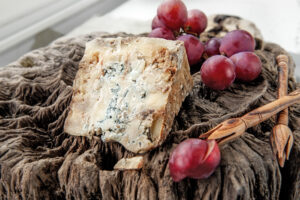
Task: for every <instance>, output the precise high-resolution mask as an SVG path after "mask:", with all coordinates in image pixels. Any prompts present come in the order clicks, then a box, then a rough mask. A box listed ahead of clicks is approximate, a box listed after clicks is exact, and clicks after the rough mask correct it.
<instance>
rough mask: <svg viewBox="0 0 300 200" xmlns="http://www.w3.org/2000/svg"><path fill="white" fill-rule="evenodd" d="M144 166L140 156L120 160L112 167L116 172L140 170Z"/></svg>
mask: <svg viewBox="0 0 300 200" xmlns="http://www.w3.org/2000/svg"><path fill="white" fill-rule="evenodd" d="M143 164H144V159H143V157H142V156H135V157H132V158H122V159H120V160H119V161H118V162H117V163H116V164H115V166H114V169H117V170H136V169H141V168H142V167H143Z"/></svg>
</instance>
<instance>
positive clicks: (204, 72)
mask: <svg viewBox="0 0 300 200" xmlns="http://www.w3.org/2000/svg"><path fill="white" fill-rule="evenodd" d="M201 78H202V81H203V83H204V84H205V85H206V86H208V87H210V88H212V89H215V90H224V89H226V88H227V87H229V86H230V85H231V84H232V82H233V81H234V79H235V66H234V64H233V62H232V61H231V60H230V59H229V58H226V57H225V56H221V55H216V56H212V57H210V58H208V59H207V60H206V61H205V62H204V63H203V64H202V67H201Z"/></svg>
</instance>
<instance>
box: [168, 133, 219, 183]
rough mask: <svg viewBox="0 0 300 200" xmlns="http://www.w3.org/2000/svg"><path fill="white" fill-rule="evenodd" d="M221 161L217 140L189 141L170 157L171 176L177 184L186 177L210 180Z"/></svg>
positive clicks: (177, 148)
mask: <svg viewBox="0 0 300 200" xmlns="http://www.w3.org/2000/svg"><path fill="white" fill-rule="evenodd" d="M220 159H221V155H220V150H219V147H218V144H217V143H216V141H215V140H208V141H205V140H200V139H196V138H191V139H187V140H185V141H183V142H181V143H180V144H179V145H178V146H177V147H176V148H175V150H174V151H173V152H172V154H171V156H170V159H169V169H170V174H171V177H172V178H173V180H174V181H175V182H178V181H180V180H182V179H184V178H185V177H189V178H195V179H203V178H208V177H209V176H210V175H211V174H212V173H213V172H214V171H215V169H216V167H217V166H218V165H219V163H220Z"/></svg>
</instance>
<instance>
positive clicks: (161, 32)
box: [148, 28, 175, 40]
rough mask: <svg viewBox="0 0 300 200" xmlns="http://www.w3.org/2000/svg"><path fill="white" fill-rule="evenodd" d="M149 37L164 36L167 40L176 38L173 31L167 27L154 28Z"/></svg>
mask: <svg viewBox="0 0 300 200" xmlns="http://www.w3.org/2000/svg"><path fill="white" fill-rule="evenodd" d="M148 37H153V38H163V39H166V40H175V36H174V34H173V32H172V31H171V30H169V29H167V28H156V29H153V30H152V31H151V32H150V33H149V35H148Z"/></svg>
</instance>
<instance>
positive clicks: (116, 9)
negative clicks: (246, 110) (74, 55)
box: [0, 0, 300, 81]
mask: <svg viewBox="0 0 300 200" xmlns="http://www.w3.org/2000/svg"><path fill="white" fill-rule="evenodd" d="M183 1H184V3H185V4H186V6H187V8H188V9H194V8H197V9H200V10H202V11H203V12H204V13H206V14H207V15H211V14H229V15H237V16H240V17H242V18H245V19H248V20H250V21H252V22H254V23H255V24H256V25H257V27H258V28H259V29H260V30H261V32H262V35H263V37H264V39H265V40H266V41H270V42H275V43H277V44H279V45H281V46H282V47H283V48H285V49H286V50H287V51H288V52H290V53H291V55H292V56H293V58H294V60H295V61H296V63H297V66H298V67H297V68H296V75H297V80H298V81H300V69H299V68H300V0H288V1H282V0H183ZM161 2H162V0H127V1H126V0H9V1H7V0H0V67H1V66H5V65H7V64H9V63H10V62H12V61H14V60H16V59H18V58H19V57H20V56H22V55H23V54H25V53H26V52H28V51H30V50H33V49H36V48H39V47H42V46H46V45H47V44H49V43H50V42H52V41H53V40H55V39H57V38H59V37H68V36H76V35H80V34H84V33H89V32H93V31H106V32H111V33H115V32H120V31H123V32H128V33H142V32H149V31H150V30H151V20H152V18H153V17H154V16H155V15H156V9H157V7H158V5H159V4H160V3H161Z"/></svg>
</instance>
